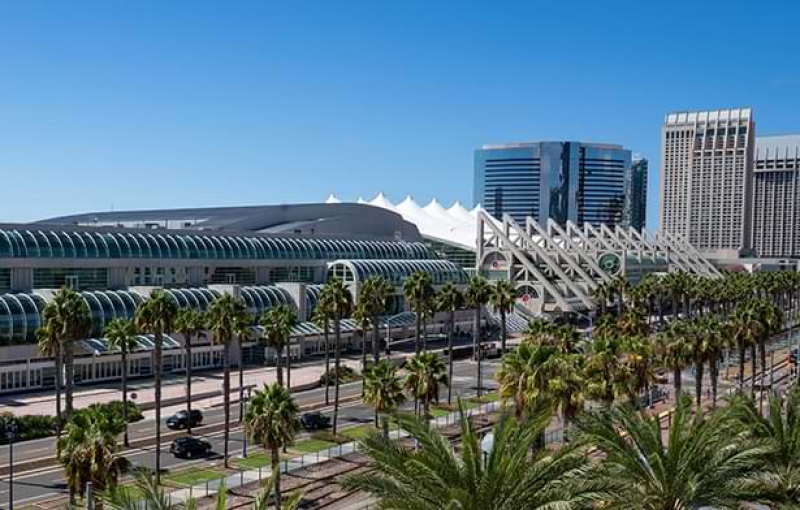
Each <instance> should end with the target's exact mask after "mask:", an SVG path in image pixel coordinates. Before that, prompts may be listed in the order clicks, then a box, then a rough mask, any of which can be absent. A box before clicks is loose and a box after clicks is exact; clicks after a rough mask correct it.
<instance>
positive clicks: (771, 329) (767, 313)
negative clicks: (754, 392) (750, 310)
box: [753, 300, 783, 409]
mask: <svg viewBox="0 0 800 510" xmlns="http://www.w3.org/2000/svg"><path fill="white" fill-rule="evenodd" d="M755 306H756V314H757V316H758V322H759V323H760V324H761V328H760V329H759V335H758V337H757V339H756V340H757V343H758V357H759V359H760V361H761V384H760V385H759V387H760V391H759V403H758V407H759V409H760V408H762V407H763V401H764V377H766V376H767V342H768V341H769V339H770V338H771V337H772V336H773V335H775V334H777V333H779V332H780V331H781V326H782V324H783V314H782V313H781V311H780V308H778V307H777V306H776V305H775V304H773V303H772V302H770V301H766V300H761V301H758V302H756V304H755ZM753 378H755V373H754V374H753Z"/></svg>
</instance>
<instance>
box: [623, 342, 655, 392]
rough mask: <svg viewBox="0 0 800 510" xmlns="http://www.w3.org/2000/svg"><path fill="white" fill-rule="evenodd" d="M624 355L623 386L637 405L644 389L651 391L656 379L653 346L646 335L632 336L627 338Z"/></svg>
mask: <svg viewBox="0 0 800 510" xmlns="http://www.w3.org/2000/svg"><path fill="white" fill-rule="evenodd" d="M623 351H624V352H623V355H622V358H621V360H620V362H621V364H622V367H623V375H622V377H621V379H622V381H621V386H622V387H623V388H624V391H625V393H627V395H628V400H629V401H630V402H631V404H632V405H634V406H635V405H637V398H638V397H639V395H640V394H641V393H642V392H643V391H649V390H650V387H651V386H652V385H653V384H654V383H655V381H656V374H655V370H654V362H653V346H652V344H651V343H650V342H649V341H648V340H647V339H646V338H644V337H641V336H632V337H627V338H626V339H625V345H624V346H623Z"/></svg>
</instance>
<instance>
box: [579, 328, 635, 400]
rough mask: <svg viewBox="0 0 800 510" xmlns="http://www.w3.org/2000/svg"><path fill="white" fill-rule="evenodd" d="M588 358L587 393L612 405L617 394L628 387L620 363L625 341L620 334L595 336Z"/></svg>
mask: <svg viewBox="0 0 800 510" xmlns="http://www.w3.org/2000/svg"><path fill="white" fill-rule="evenodd" d="M590 348H591V350H590V352H589V357H588V358H587V359H586V395H587V396H588V397H590V398H595V399H597V400H600V401H601V402H602V403H603V404H604V405H605V406H606V407H611V405H612V404H613V403H614V399H615V398H616V396H617V394H619V393H621V392H622V391H621V390H623V391H624V390H625V389H626V383H627V381H626V375H627V374H626V373H625V372H623V370H624V367H623V366H622V365H621V364H620V360H621V358H622V356H623V353H624V349H625V341H624V339H623V338H620V337H619V336H607V337H601V338H595V339H594V340H593V341H592V343H591V346H590Z"/></svg>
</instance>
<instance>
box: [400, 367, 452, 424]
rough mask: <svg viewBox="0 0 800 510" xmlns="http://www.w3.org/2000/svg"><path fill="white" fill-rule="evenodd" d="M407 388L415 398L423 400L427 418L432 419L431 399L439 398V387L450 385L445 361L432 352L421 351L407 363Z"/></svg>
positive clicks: (423, 408)
mask: <svg viewBox="0 0 800 510" xmlns="http://www.w3.org/2000/svg"><path fill="white" fill-rule="evenodd" d="M406 370H408V372H409V373H408V376H407V377H406V388H407V389H408V390H409V391H410V392H411V394H412V395H414V400H415V402H416V401H421V402H422V411H423V413H424V415H425V418H427V419H430V404H431V400H436V401H438V400H439V388H440V387H441V386H442V385H445V386H446V385H448V384H449V381H448V380H447V375H446V374H445V365H444V362H443V361H442V360H441V359H439V356H437V355H436V354H434V353H432V352H423V353H420V354H418V355H416V356H414V357H413V358H411V359H410V360H408V363H407V364H406Z"/></svg>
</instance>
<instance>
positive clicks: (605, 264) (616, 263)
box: [597, 253, 622, 275]
mask: <svg viewBox="0 0 800 510" xmlns="http://www.w3.org/2000/svg"><path fill="white" fill-rule="evenodd" d="M597 264H598V265H599V266H600V269H602V270H603V271H605V272H606V273H609V274H612V275H616V274H617V273H619V271H620V269H622V261H621V260H620V258H619V255H617V254H616V253H604V254H602V255H601V256H600V258H599V259H597Z"/></svg>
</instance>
